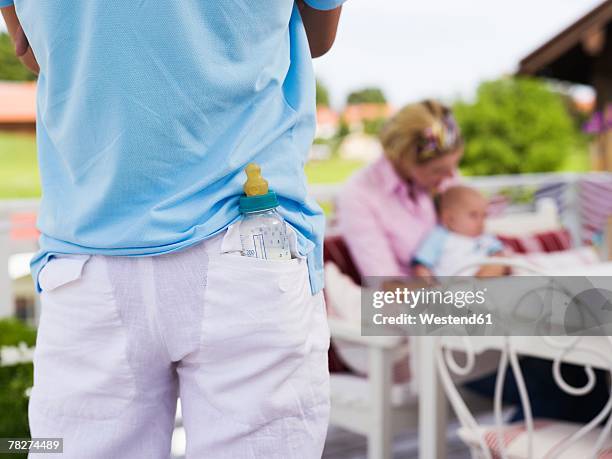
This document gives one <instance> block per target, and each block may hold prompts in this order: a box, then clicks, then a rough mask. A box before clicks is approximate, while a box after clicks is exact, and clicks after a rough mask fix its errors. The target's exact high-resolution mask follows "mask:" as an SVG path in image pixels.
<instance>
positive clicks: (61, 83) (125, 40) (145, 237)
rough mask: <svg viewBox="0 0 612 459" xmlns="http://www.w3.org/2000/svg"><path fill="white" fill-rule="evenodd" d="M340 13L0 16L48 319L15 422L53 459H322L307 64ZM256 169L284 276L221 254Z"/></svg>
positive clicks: (258, 7) (254, 6) (25, 1)
mask: <svg viewBox="0 0 612 459" xmlns="http://www.w3.org/2000/svg"><path fill="white" fill-rule="evenodd" d="M342 2H343V0H297V2H296V3H294V1H293V0H234V1H221V0H187V1H173V2H169V1H156V2H154V1H151V0H149V1H147V0H141V1H138V2H113V1H108V0H105V1H102V0H87V1H79V2H39V1H30V0H0V8H2V9H1V11H2V14H3V16H4V18H5V21H6V23H7V27H8V30H9V33H10V34H11V36H12V37H13V40H14V43H15V48H16V53H17V55H18V56H20V57H21V59H22V61H23V62H24V63H25V64H26V65H27V66H28V67H30V68H31V69H32V70H33V71H35V72H36V73H38V83H37V143H38V161H39V167H40V173H41V180H42V190H43V197H42V201H41V208H40V214H39V219H38V227H39V229H40V231H41V237H40V251H39V252H38V253H37V254H36V255H35V256H34V258H33V260H32V273H33V277H34V281H35V285H36V288H37V289H38V291H39V292H41V303H42V308H41V310H42V312H41V319H40V325H39V333H38V341H37V350H36V356H35V376H34V387H33V390H32V395H31V401H30V408H29V416H30V427H31V433H32V436H34V437H63V438H64V456H65V457H75V458H76V457H79V458H83V457H86V458H104V459H107V458H111V457H112V458H123V457H125V458H154V457H168V454H169V450H170V439H171V433H172V428H173V423H174V410H175V406H176V398H177V394H180V398H181V401H182V415H183V420H184V424H185V428H186V433H187V455H188V456H189V457H212V458H222V457H245V458H246V457H249V458H251V457H252V458H260V457H261V458H269V457H282V458H300V459H301V458H309V457H319V456H320V455H321V451H322V446H323V441H324V437H325V431H326V427H327V419H328V410H329V401H328V381H327V379H328V375H327V369H326V351H327V346H328V343H329V331H328V329H327V325H326V322H325V311H324V303H323V299H322V294H321V288H322V278H323V276H322V237H323V226H324V217H323V215H322V212H321V210H320V208H319V207H318V205H317V204H316V203H315V202H314V201H313V200H312V199H311V198H309V197H308V195H307V190H306V180H305V177H304V171H303V166H304V162H305V160H306V155H307V152H308V149H309V146H310V144H311V141H312V138H313V135H314V125H315V84H314V74H313V68H312V62H311V58H312V57H317V56H319V55H321V54H323V53H325V52H326V51H327V50H328V49H329V48H330V47H331V45H332V43H333V40H334V37H335V33H336V28H337V24H338V19H339V16H340V7H341V3H342ZM250 162H256V163H258V164H259V165H261V168H262V171H263V173H264V176H265V177H266V179H267V180H268V182H269V183H270V186H271V188H272V189H274V190H275V191H276V193H277V194H278V196H279V201H280V208H279V211H280V212H281V214H282V215H283V216H284V217H285V219H286V221H287V222H288V224H289V225H290V228H291V229H292V230H294V231H291V234H292V235H294V237H296V241H295V242H296V244H294V246H295V247H297V249H296V251H295V252H296V253H294V255H295V257H296V260H292V262H285V263H281V262H272V261H265V260H264V261H257V262H255V263H253V261H252V260H246V259H245V257H237V256H235V255H231V254H227V253H225V252H226V251H228V250H231V247H230V248H229V249H228V248H227V244H226V241H225V240H224V235H225V232H226V229H227V228H228V226H230V225H231V224H232V223H234V222H235V221H236V220H237V219H238V218H239V212H238V199H239V197H240V195H241V193H242V183H243V181H244V175H243V173H242V170H243V168H244V166H245V165H246V164H248V163H250Z"/></svg>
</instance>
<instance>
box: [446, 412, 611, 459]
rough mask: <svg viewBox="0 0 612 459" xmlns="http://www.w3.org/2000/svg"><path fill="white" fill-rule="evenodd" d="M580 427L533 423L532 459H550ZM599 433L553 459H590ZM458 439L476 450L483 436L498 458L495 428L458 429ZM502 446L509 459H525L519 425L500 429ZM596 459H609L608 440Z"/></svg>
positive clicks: (595, 431)
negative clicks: (551, 454) (557, 448)
mask: <svg viewBox="0 0 612 459" xmlns="http://www.w3.org/2000/svg"><path fill="white" fill-rule="evenodd" d="M581 427H582V424H574V423H570V422H561V421H552V420H547V419H541V420H535V421H534V432H533V459H550V458H552V457H553V456H549V454H550V453H551V452H553V451H552V449H553V448H554V447H555V446H556V445H559V444H560V443H561V442H562V441H564V440H565V439H566V438H568V437H570V436H571V435H572V434H573V433H574V432H576V431H577V430H578V429H580V428H581ZM600 433H601V429H593V430H592V431H590V432H589V433H588V434H586V435H585V436H583V437H582V438H581V439H580V440H578V441H577V442H574V443H572V444H571V445H570V446H569V447H568V448H565V449H564V450H563V451H561V452H560V454H558V455H555V456H554V457H555V459H579V458H580V459H581V458H587V457H591V456H589V455H590V453H591V449H592V448H593V445H594V444H595V442H596V441H597V437H598V435H599V434H600ZM458 434H459V437H460V438H461V439H462V440H463V441H464V442H465V443H466V444H467V445H468V446H470V447H474V448H476V449H480V444H479V441H478V439H479V437H481V436H484V439H485V443H486V445H487V447H488V448H489V450H490V451H491V454H492V456H493V457H501V448H500V447H499V445H498V439H497V429H496V427H495V426H480V427H478V428H477V429H476V430H472V429H468V428H466V427H462V428H460V429H459V432H458ZM503 443H504V445H505V448H506V454H507V455H508V458H509V459H527V458H528V456H527V433H526V430H525V424H524V423H523V422H518V423H513V424H508V425H506V426H505V427H504V428H503ZM596 457H597V459H610V458H612V437H611V438H608V439H606V441H605V442H604V444H603V446H602V448H601V449H600V450H599V452H598V454H597V456H596Z"/></svg>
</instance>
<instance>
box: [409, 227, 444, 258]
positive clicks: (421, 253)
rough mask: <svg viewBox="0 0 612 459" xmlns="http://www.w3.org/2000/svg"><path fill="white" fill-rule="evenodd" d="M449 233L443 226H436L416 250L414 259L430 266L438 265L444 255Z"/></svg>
mask: <svg viewBox="0 0 612 459" xmlns="http://www.w3.org/2000/svg"><path fill="white" fill-rule="evenodd" d="M447 234H448V233H447V232H446V230H445V229H444V228H442V227H441V226H437V227H436V228H434V230H433V231H432V232H431V233H429V235H428V236H427V237H426V238H425V241H424V242H423V244H421V246H420V247H419V249H418V250H417V251H416V254H415V255H414V261H415V262H416V263H419V264H422V265H424V266H427V267H428V268H433V267H434V266H436V265H437V264H438V261H439V260H440V256H441V255H442V248H443V247H444V241H445V239H446V236H447Z"/></svg>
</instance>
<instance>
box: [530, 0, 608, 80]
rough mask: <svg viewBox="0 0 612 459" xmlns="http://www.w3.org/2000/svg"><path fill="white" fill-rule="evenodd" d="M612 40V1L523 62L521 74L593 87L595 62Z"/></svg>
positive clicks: (541, 47)
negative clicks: (602, 49)
mask: <svg viewBox="0 0 612 459" xmlns="http://www.w3.org/2000/svg"><path fill="white" fill-rule="evenodd" d="M611 38H612V0H606V1H604V2H603V3H601V4H600V5H599V6H598V7H596V8H595V9H593V10H591V11H590V12H589V13H587V14H586V15H584V16H583V17H581V18H580V19H578V20H577V21H576V22H574V23H573V24H572V25H570V26H569V27H567V28H566V29H565V30H563V31H562V32H560V33H559V34H558V35H556V36H555V37H553V38H552V39H550V40H549V41H548V42H546V43H544V44H543V45H542V46H540V47H539V48H538V49H536V50H535V51H533V52H532V53H531V54H529V55H528V56H527V57H525V58H524V59H523V60H521V62H520V66H519V71H518V73H519V74H523V75H538V76H544V77H550V78H555V79H559V80H565V81H571V82H574V83H581V84H591V83H592V77H593V65H592V64H593V61H594V60H595V57H596V55H597V54H598V52H599V51H601V48H600V46H605V44H606V41H607V42H608V46H610V45H609V42H610V39H611ZM598 48H599V51H597V49H598Z"/></svg>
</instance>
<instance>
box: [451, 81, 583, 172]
mask: <svg viewBox="0 0 612 459" xmlns="http://www.w3.org/2000/svg"><path fill="white" fill-rule="evenodd" d="M454 112H455V116H456V117H457V121H458V123H459V125H460V127H461V130H462V131H463V135H464V137H465V140H466V145H465V156H464V158H463V161H462V163H461V168H462V170H463V171H464V172H465V173H466V174H469V175H493V174H519V173H526V172H551V171H556V170H559V169H560V168H561V167H562V165H563V164H564V163H565V161H566V159H567V158H568V157H569V156H570V155H572V154H574V153H575V152H576V151H577V150H583V151H584V152H585V154H586V139H585V137H584V136H583V135H582V133H581V132H580V131H579V129H578V128H577V126H576V123H574V120H573V119H572V116H571V114H570V113H569V111H568V109H567V104H566V103H565V100H564V98H563V96H562V95H561V94H559V93H557V92H555V91H553V90H552V89H551V88H550V87H549V86H548V85H547V84H546V83H544V82H542V81H540V80H536V79H529V78H503V79H500V80H495V81H488V82H485V83H482V84H481V85H480V86H479V88H478V92H477V95H476V100H475V101H474V102H473V103H465V102H458V103H456V104H455V106H454Z"/></svg>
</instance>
